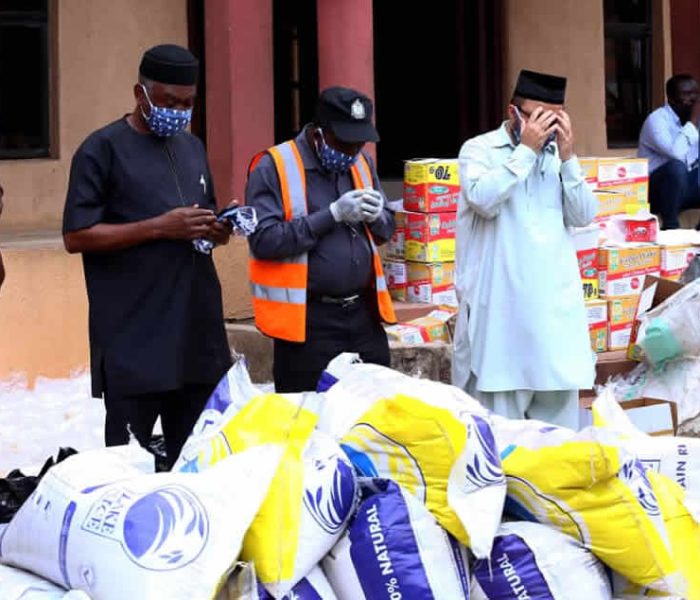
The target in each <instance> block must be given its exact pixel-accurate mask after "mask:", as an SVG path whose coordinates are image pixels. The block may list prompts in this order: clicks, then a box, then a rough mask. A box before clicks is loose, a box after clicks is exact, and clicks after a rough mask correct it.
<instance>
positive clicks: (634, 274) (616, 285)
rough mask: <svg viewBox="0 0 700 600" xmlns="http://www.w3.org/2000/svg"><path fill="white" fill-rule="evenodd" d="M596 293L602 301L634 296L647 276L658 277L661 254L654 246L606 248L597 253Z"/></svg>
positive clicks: (640, 289)
mask: <svg viewBox="0 0 700 600" xmlns="http://www.w3.org/2000/svg"><path fill="white" fill-rule="evenodd" d="M598 269H599V273H598V275H599V277H598V278H599V283H600V294H601V296H605V297H606V298H614V297H617V296H636V295H639V294H640V293H641V291H642V285H643V284H644V278H645V277H646V276H647V275H656V276H658V275H659V273H660V270H661V251H660V248H659V247H658V246H651V245H641V244H640V245H635V246H631V245H629V246H620V247H613V246H606V247H603V248H600V250H599V251H598Z"/></svg>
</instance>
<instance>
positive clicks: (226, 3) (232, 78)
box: [204, 0, 275, 204]
mask: <svg viewBox="0 0 700 600" xmlns="http://www.w3.org/2000/svg"><path fill="white" fill-rule="evenodd" d="M204 23H205V25H204V26H205V43H206V69H207V73H206V82H207V90H206V102H207V146H208V147H207V150H208V154H209V162H210V164H211V168H212V173H213V177H214V182H215V184H216V190H217V196H218V199H219V203H220V204H227V203H228V201H229V200H231V199H232V198H239V199H240V200H243V191H244V188H245V180H246V169H247V167H248V162H249V161H250V159H251V158H252V156H253V155H254V154H255V153H257V152H259V151H260V150H264V149H265V148H267V147H268V146H271V145H272V144H273V143H274V136H275V125H274V123H275V122H274V83H273V81H274V80H273V54H272V0H235V2H234V1H233V0H207V2H206V6H205V15H204Z"/></svg>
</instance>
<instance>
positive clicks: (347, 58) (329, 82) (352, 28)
mask: <svg viewBox="0 0 700 600" xmlns="http://www.w3.org/2000/svg"><path fill="white" fill-rule="evenodd" d="M316 11H317V21H318V84H319V89H320V90H322V89H324V88H326V87H330V86H333V85H341V86H343V87H350V88H354V89H356V90H358V91H360V92H363V93H364V94H366V95H367V96H369V97H370V98H371V99H372V101H373V102H374V100H375V98H374V27H373V19H372V0H353V1H352V2H348V1H347V0H317V2H316ZM375 112H376V111H375ZM378 128H379V134H380V135H381V124H378ZM367 149H368V151H370V153H371V154H372V155H374V145H373V144H371V147H368V148H367Z"/></svg>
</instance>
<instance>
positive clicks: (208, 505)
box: [0, 445, 282, 600]
mask: <svg viewBox="0 0 700 600" xmlns="http://www.w3.org/2000/svg"><path fill="white" fill-rule="evenodd" d="M99 455H100V453H93V452H85V453H81V454H76V455H75V456H72V457H70V458H68V459H66V460H65V461H63V462H62V463H60V464H58V465H56V466H55V467H53V468H52V469H51V470H50V471H49V472H48V473H47V474H46V475H45V476H44V477H43V478H42V480H41V482H40V483H39V485H38V486H37V488H36V490H35V491H34V492H33V493H32V495H31V496H30V497H29V498H28V499H27V501H26V502H25V503H24V505H23V506H22V507H21V508H20V510H19V511H18V512H17V514H16V515H15V516H14V518H13V519H12V521H11V522H10V524H9V526H8V527H7V528H6V529H5V530H4V532H3V534H2V537H0V562H2V563H5V564H8V565H12V566H15V567H20V568H23V569H26V570H28V571H31V572H33V573H35V574H37V575H39V576H41V577H43V578H45V579H48V580H50V581H52V582H54V583H56V584H58V585H60V586H62V587H64V588H66V589H79V590H82V591H84V592H86V593H87V594H88V595H89V596H90V598H92V600H123V599H124V598H138V599H139V600H160V599H161V598H197V599H198V600H199V599H202V600H209V599H211V598H214V596H215V595H216V593H217V591H218V589H219V587H221V585H223V583H224V581H223V580H224V578H225V577H226V575H227V574H228V572H229V571H230V569H231V567H232V566H233V564H234V563H235V561H236V559H237V558H238V555H239V553H240V549H241V545H242V542H243V536H244V534H245V532H246V531H247V529H248V527H249V526H250V524H251V522H252V521H253V518H254V517H255V514H256V513H257V512H258V509H259V507H260V505H261V503H262V501H263V499H264V498H265V495H266V494H267V490H268V487H269V485H270V482H271V481H272V478H273V476H274V474H275V472H276V470H277V468H278V465H279V462H280V458H281V456H282V448H281V447H279V446H276V445H265V446H256V447H253V448H251V449H249V450H246V451H244V452H241V453H240V454H236V455H235V456H231V457H229V458H227V459H226V460H223V461H221V462H220V463H218V464H217V465H215V466H214V467H212V468H211V469H209V470H207V471H206V472H204V473H156V474H143V473H142V472H141V471H140V470H139V469H138V467H137V466H135V465H134V464H133V463H132V462H129V461H128V460H124V462H123V465H122V468H121V469H119V468H118V465H117V464H116V461H113V462H112V464H111V465H109V468H108V469H106V470H105V469H104V468H103V467H104V462H105V461H103V460H99V459H98V460H95V456H98V457H99Z"/></svg>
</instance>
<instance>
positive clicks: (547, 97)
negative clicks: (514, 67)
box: [513, 69, 566, 104]
mask: <svg viewBox="0 0 700 600" xmlns="http://www.w3.org/2000/svg"><path fill="white" fill-rule="evenodd" d="M565 93H566V77H559V76H557V75H548V74H546V73H537V72H536V71H527V70H524V69H523V70H522V71H520V75H519V76H518V81H517V83H516V84H515V90H514V91H513V96H520V97H521V98H525V99H527V100H539V101H540V102H546V103H547V104H564V95H565Z"/></svg>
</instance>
